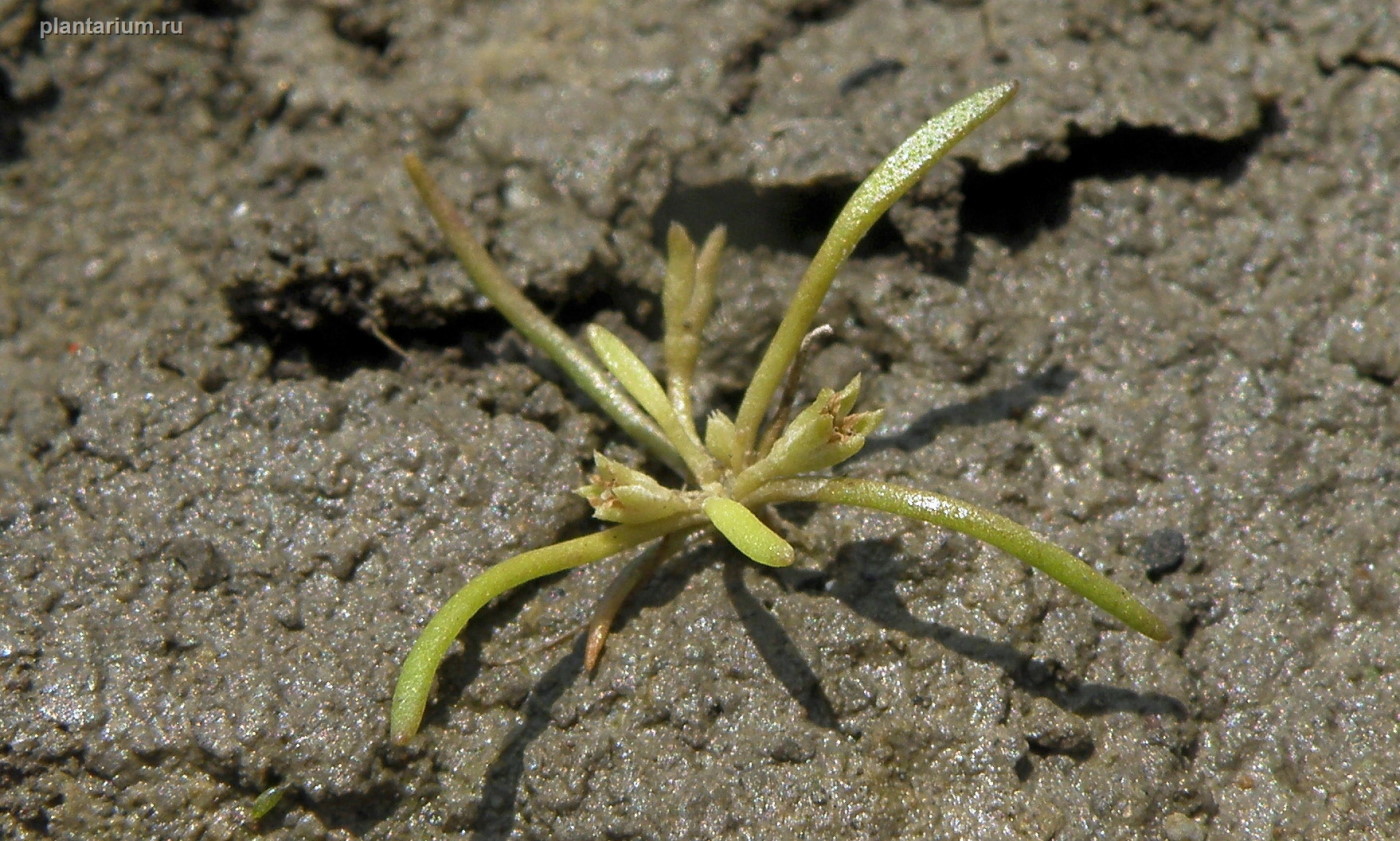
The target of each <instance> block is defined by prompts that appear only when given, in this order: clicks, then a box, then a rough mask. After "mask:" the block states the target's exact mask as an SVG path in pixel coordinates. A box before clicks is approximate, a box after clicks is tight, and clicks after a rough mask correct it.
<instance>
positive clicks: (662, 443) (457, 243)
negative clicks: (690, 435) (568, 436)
mask: <svg viewBox="0 0 1400 841" xmlns="http://www.w3.org/2000/svg"><path fill="white" fill-rule="evenodd" d="M403 163H404V168H405V169H407V170H408V177H409V178H410V179H412V181H413V186H414V187H415V188H417V190H418V195H419V196H421V197H422V199H423V203H424V204H426V205H427V206H428V212H429V213H431V214H432V215H433V219H435V220H436V221H437V224H438V227H439V228H440V229H441V230H442V235H443V237H444V238H445V239H446V240H447V244H448V245H449V246H451V247H452V251H453V252H454V253H455V254H456V255H457V259H458V261H460V262H461V264H462V268H464V269H466V271H467V275H468V276H469V277H470V278H471V279H472V283H474V284H476V288H477V289H479V290H481V294H483V295H485V296H486V298H487V299H488V300H489V301H490V302H491V304H492V306H494V307H495V308H496V309H498V310H500V312H501V314H502V315H504V316H505V317H506V320H507V321H509V322H510V323H511V326H513V327H514V328H515V329H516V330H518V331H520V333H521V335H523V336H524V337H525V338H526V339H528V340H529V341H530V343H531V344H533V345H534V346H535V347H537V348H539V349H540V350H542V351H544V352H545V354H546V355H547V356H549V358H550V359H552V360H554V364H556V365H558V366H559V367H560V368H562V369H564V373H565V374H567V375H568V377H569V379H571V380H573V382H574V383H575V384H576V385H577V386H578V387H579V388H581V389H583V392H584V393H585V394H587V395H588V396H589V397H591V398H593V402H595V403H597V404H598V406H599V407H600V408H602V410H603V411H604V412H607V413H608V415H609V416H610V417H611V418H612V419H613V420H615V421H617V424H618V426H620V427H622V428H623V430H625V431H626V432H627V434H628V435H630V436H632V438H633V440H635V441H637V442H638V443H640V444H641V445H642V446H644V447H646V448H647V450H649V451H650V452H651V454H652V455H654V456H656V457H657V458H659V459H661V460H662V461H663V462H665V463H666V464H667V465H669V466H670V467H671V468H672V469H673V470H675V471H677V472H681V471H683V469H684V468H683V466H682V462H681V458H680V456H679V455H678V454H677V453H676V450H675V448H674V447H672V446H671V444H670V442H668V441H667V440H666V437H665V436H664V435H662V434H661V430H660V429H657V427H656V424H654V423H652V422H651V419H650V418H648V417H647V416H646V415H645V414H643V413H642V410H641V409H639V408H637V405H636V404H635V403H633V402H632V401H631V400H630V399H628V397H627V395H626V394H624V393H623V392H622V391H620V390H619V389H618V388H617V386H615V385H613V382H612V380H611V379H610V378H609V377H608V375H607V374H606V373H605V372H604V371H603V369H601V368H599V367H598V366H597V365H595V364H593V360H591V359H589V358H588V354H586V353H584V351H583V348H581V347H579V346H578V344H577V343H575V342H574V340H573V339H571V338H569V335H568V334H567V333H565V332H564V331H563V330H561V329H559V327H558V326H556V325H555V324H554V322H552V321H550V320H549V318H548V317H546V316H545V314H544V313H542V312H540V310H539V307H536V306H535V305H534V304H533V303H531V302H530V299H529V298H526V297H525V295H524V294H522V293H521V291H520V290H519V289H516V288H515V286H514V285H512V284H511V282H510V280H509V279H507V278H506V276H505V274H504V273H503V272H502V271H501V269H500V267H499V266H497V265H496V261H495V260H492V259H491V255H490V254H488V253H486V249H485V248H484V247H482V245H481V243H480V242H478V241H477V238H476V236H475V235H473V234H472V230H471V226H469V225H468V224H467V223H466V220H464V219H463V218H462V217H461V215H460V214H458V213H457V210H456V208H454V207H453V206H452V202H450V201H448V199H447V196H446V195H444V194H443V192H442V189H441V188H439V187H438V185H437V183H436V182H434V181H433V179H432V177H431V176H430V175H428V172H427V170H426V169H425V168H424V167H423V162H422V161H420V160H418V157H417V156H416V155H406V156H404V162H403Z"/></svg>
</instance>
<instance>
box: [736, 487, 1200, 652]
mask: <svg viewBox="0 0 1400 841" xmlns="http://www.w3.org/2000/svg"><path fill="white" fill-rule="evenodd" d="M784 501H792V502H796V501H803V502H830V503H834V504H837V505H858V506H861V507H863V508H874V509H878V510H880V511H888V512H889V513H891V514H899V515H900V516H903V517H913V518H914V519H918V520H923V521H925V522H928V523H933V524H934V525H936V526H942V527H943V528H947V529H952V530H953V531H957V532H962V533H963V534H966V535H969V536H971V537H975V538H977V539H978V540H981V541H983V542H984V543H990V544H991V545H993V546H995V547H997V548H998V549H1001V550H1002V551H1004V552H1006V553H1008V554H1010V555H1013V556H1015V557H1017V558H1020V559H1021V560H1022V561H1025V562H1026V563H1028V564H1030V565H1031V566H1033V567H1035V568H1036V569H1038V570H1041V571H1042V572H1044V573H1045V574H1047V575H1049V576H1050V577H1051V578H1053V579H1055V580H1056V581H1058V582H1060V583H1061V584H1063V585H1065V586H1066V587H1068V588H1069V589H1071V590H1073V591H1074V592H1075V593H1078V594H1079V595H1081V596H1083V597H1084V598H1086V599H1088V600H1089V601H1091V602H1093V603H1094V604H1096V605H1098V606H1099V607H1101V608H1103V609H1104V610H1106V611H1108V612H1109V613H1111V614H1113V615H1114V616H1116V617H1118V619H1120V620H1121V621H1122V622H1123V623H1124V624H1126V625H1127V626H1128V627H1130V628H1132V629H1133V630H1135V631H1137V632H1138V633H1140V634H1143V635H1144V636H1148V637H1151V638H1152V639H1154V640H1158V641H1166V640H1169V639H1171V636H1172V633H1171V630H1170V629H1169V628H1168V627H1167V624H1166V623H1165V622H1163V621H1162V620H1161V619H1159V618H1158V617H1157V616H1156V615H1154V614H1153V613H1152V611H1150V610H1148V609H1147V608H1146V607H1145V606H1144V605H1143V604H1142V603H1141V602H1139V601H1138V600H1137V599H1135V598H1133V597H1132V596H1131V595H1129V593H1128V591H1127V590H1124V589H1123V588H1122V587H1119V586H1118V585H1117V584H1115V583H1113V582H1112V581H1110V580H1109V579H1108V578H1105V577H1104V576H1103V574H1102V573H1100V572H1098V571H1097V570H1095V569H1094V568H1093V567H1091V566H1089V565H1088V564H1086V563H1084V562H1083V561H1081V560H1080V559H1078V558H1076V557H1075V556H1073V555H1071V554H1070V553H1068V552H1066V551H1065V550H1063V549H1061V548H1060V547H1058V546H1056V545H1055V544H1053V543H1051V542H1050V541H1048V540H1046V539H1045V538H1043V537H1041V536H1040V535H1038V534H1036V533H1035V532H1033V531H1031V530H1030V529H1028V528H1026V527H1025V526H1023V525H1021V524H1020V523H1017V522H1014V521H1012V520H1009V519H1007V518H1006V517H1003V516H1001V515H1000V514H994V513H992V512H991V511H987V510H986V509H983V508H978V507H977V506H975V505H972V504H971V503H968V502H964V501H962V500H960V499H954V498H952V497H948V496H943V495H942V494H936V493H930V492H928V491H919V490H914V489H913V488H906V487H903V486H900V485H891V484H888V483H886V482H875V481H870V480H865V479H794V480H789V481H783V482H774V483H772V484H771V485H768V486H767V487H766V488H764V489H762V490H760V491H759V492H758V494H756V495H755V498H754V499H752V500H750V504H754V505H756V504H760V503H763V502H784Z"/></svg>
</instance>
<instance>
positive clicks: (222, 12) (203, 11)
mask: <svg viewBox="0 0 1400 841" xmlns="http://www.w3.org/2000/svg"><path fill="white" fill-rule="evenodd" d="M254 5H255V4H254V3H253V2H252V0H184V2H182V3H181V4H180V8H181V9H183V10H185V11H187V12H189V13H190V14H192V15H198V16H199V17H202V18H209V19H211V20H227V19H230V18H236V17H242V16H243V15H246V14H248V13H249V12H251V11H253V6H254Z"/></svg>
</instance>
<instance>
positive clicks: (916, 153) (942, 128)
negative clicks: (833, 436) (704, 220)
mask: <svg viewBox="0 0 1400 841" xmlns="http://www.w3.org/2000/svg"><path fill="white" fill-rule="evenodd" d="M1016 87H1017V85H1016V83H1015V82H1003V83H1002V84H1000V85H995V86H993V87H990V88H987V89H986V90H984V91H979V92H978V93H975V94H973V95H972V96H969V97H967V98H966V99H963V100H961V101H960V102H958V103H957V104H955V105H953V106H952V107H951V108H949V109H948V110H946V111H944V112H943V113H941V114H939V115H938V116H936V117H934V118H933V119H932V120H929V121H928V122H927V123H925V124H924V126H923V127H922V128H920V129H919V130H918V131H916V132H915V133H914V134H913V135H912V136H911V137H909V139H908V140H905V141H904V142H903V143H901V144H900V145H899V147H898V148H897V149H895V150H894V151H893V152H891V153H890V155H889V157H887V158H885V159H884V160H883V161H881V162H880V165H879V166H877V167H875V169H874V171H872V172H871V173H870V175H868V176H866V179H865V180H864V181H862V182H861V184H860V186H859V187H858V188H856V191H855V194H854V195H852V196H851V198H850V201H848V202H846V206H845V207H844V208H843V209H842V210H841V214H840V215H839V216H837V217H836V222H835V223H834V224H832V226H831V232H830V233H828V234H827V236H826V241H825V242H823V243H822V246H821V248H820V249H818V251H817V256H815V257H813V258H812V263H811V265H809V266H808V267H807V271H806V273H805V274H803V275H802V281H801V283H799V284H798V287H797V293H796V294H795V295H793V298H792V303H790V304H789V305H788V310H787V313H786V314H785V315H784V316H783V320H782V323H780V324H779V325H778V330H777V332H776V333H774V334H773V339H772V341H770V342H769V344H768V350H767V351H765V352H764V354H763V359H762V361H760V362H759V364H758V369H757V370H755V371H754V376H753V380H752V381H751V382H750V383H749V388H748V391H746V392H745V393H744V400H743V402H742V403H741V404H740V405H739V414H738V416H737V417H736V418H735V419H734V428H735V439H734V444H735V446H734V450H733V462H734V463H733V466H734V467H735V468H736V469H739V468H742V467H744V465H743V464H742V463H741V462H742V461H743V460H744V459H746V458H748V457H749V455H750V452H751V450H752V448H753V444H754V441H756V440H757V438H758V427H759V425H760V424H761V423H762V422H763V416H764V415H766V414H767V413H768V407H769V405H770V404H771V403H772V401H773V393H774V391H776V390H777V388H778V384H779V383H780V382H782V379H783V374H784V373H785V372H786V371H787V370H788V367H789V366H790V365H791V364H792V360H793V357H794V356H796V354H797V350H798V348H799V347H801V345H802V337H803V336H805V335H807V331H808V329H809V328H810V327H811V326H812V319H813V318H815V317H816V314H817V309H818V308H819V307H820V306H821V303H822V299H823V298H825V297H826V292H827V290H828V289H829V288H831V281H832V279H833V278H835V277H836V272H837V270H838V269H840V268H841V264H842V263H844V262H845V261H846V258H847V257H849V256H850V255H851V252H852V251H853V250H855V247H856V244H857V243H858V242H860V240H861V237H863V236H865V234H866V232H867V231H869V230H870V227H871V226H872V225H874V224H875V222H876V221H877V220H878V219H879V218H880V217H881V216H882V215H884V213H885V211H886V210H888V209H889V207H890V205H892V204H894V202H895V200H896V199H898V198H899V197H900V196H902V195H904V193H905V192H907V191H908V190H909V188H910V187H912V186H914V184H915V183H916V182H917V181H918V180H919V179H920V178H922V177H923V176H924V173H925V172H927V171H928V170H929V167H931V166H933V165H934V164H935V163H937V162H938V160H939V159H940V158H942V157H943V156H944V155H945V154H946V153H947V152H948V150H949V149H951V148H953V146H955V145H956V144H957V143H958V141H960V140H962V139H963V138H964V137H966V136H967V135H968V133H970V132H971V131H972V130H973V129H975V128H977V127H978V126H979V125H981V124H982V123H983V122H985V121H986V120H987V118H988V117H991V116H992V115H993V114H995V113H996V112H997V111H999V110H1001V107H1002V106H1003V105H1005V104H1006V103H1008V102H1010V101H1011V98H1012V97H1013V96H1015V95H1016Z"/></svg>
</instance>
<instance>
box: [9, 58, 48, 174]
mask: <svg viewBox="0 0 1400 841" xmlns="http://www.w3.org/2000/svg"><path fill="white" fill-rule="evenodd" d="M58 99H59V90H58V87H57V86H55V85H53V84H46V85H44V87H43V88H42V89H40V90H39V91H38V92H36V93H34V94H33V95H31V96H28V97H25V98H23V99H20V98H17V97H16V96H15V93H14V84H13V82H12V81H11V79H10V76H9V74H8V73H6V72H5V68H4V67H0V164H7V163H13V162H15V161H18V160H19V159H20V158H22V157H24V122H25V120H27V119H29V118H31V117H34V116H36V115H39V114H42V113H45V112H48V111H52V110H54V108H56V107H57V106H58Z"/></svg>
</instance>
